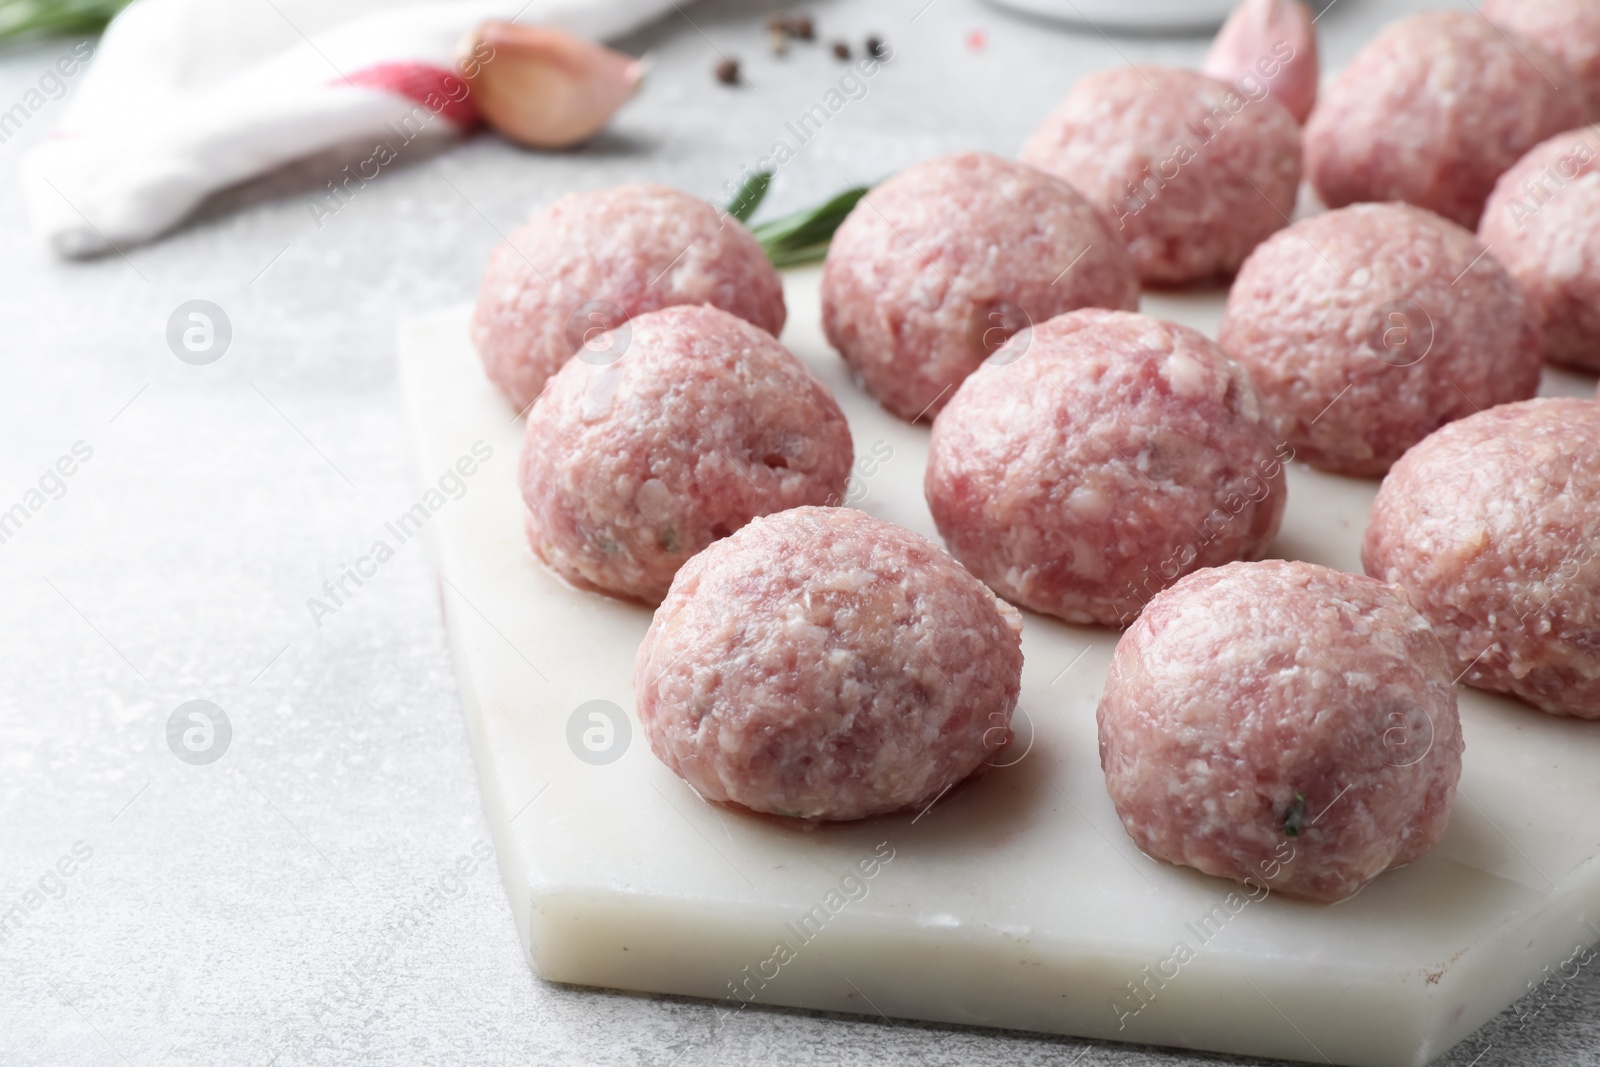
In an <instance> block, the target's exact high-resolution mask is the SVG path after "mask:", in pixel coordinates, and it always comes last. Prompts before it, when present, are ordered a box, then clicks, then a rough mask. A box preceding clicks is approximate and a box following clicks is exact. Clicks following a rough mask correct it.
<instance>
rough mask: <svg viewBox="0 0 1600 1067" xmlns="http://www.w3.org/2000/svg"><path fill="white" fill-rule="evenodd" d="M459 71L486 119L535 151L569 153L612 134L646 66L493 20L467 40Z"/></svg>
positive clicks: (568, 38) (566, 36) (554, 34)
mask: <svg viewBox="0 0 1600 1067" xmlns="http://www.w3.org/2000/svg"><path fill="white" fill-rule="evenodd" d="M457 66H458V67H460V69H461V74H462V76H463V77H464V78H466V80H467V84H468V85H470V86H471V88H472V99H473V100H474V101H475V102H476V103H477V105H478V111H479V113H481V114H482V115H483V117H484V120H485V121H487V122H488V123H489V125H491V126H493V127H494V128H495V129H496V130H497V131H499V132H500V133H501V134H503V135H505V136H506V137H509V138H510V139H511V140H513V141H517V142H518V143H520V144H525V145H528V146H530V147H532V148H567V147H570V146H571V145H575V144H578V143H579V142H581V141H586V140H588V139H589V138H590V137H593V136H594V135H595V134H597V133H599V132H600V131H601V130H602V129H604V128H605V125H606V123H607V122H609V121H611V116H612V115H614V114H616V111H617V109H618V108H619V107H621V106H622V105H623V104H624V103H626V102H627V100H628V98H629V97H630V96H632V95H633V94H634V91H635V90H636V89H638V87H639V82H640V79H642V78H643V77H644V64H643V63H642V62H641V61H640V60H637V59H634V58H633V57H632V56H628V55H624V54H622V53H621V52H614V51H612V50H611V49H609V48H603V47H601V46H600V45H597V44H594V43H593V42H591V41H586V40H584V39H583V38H581V37H574V36H573V35H572V34H570V33H563V32H561V31H560V30H552V29H546V28H544V27H540V26H524V25H521V24H520V23H516V22H505V21H501V20H491V21H488V22H485V23H483V24H482V25H480V26H479V27H478V28H477V29H476V30H474V31H473V32H472V33H471V34H469V35H468V36H467V38H466V39H465V40H464V41H462V43H461V47H460V49H459V50H458V53H457Z"/></svg>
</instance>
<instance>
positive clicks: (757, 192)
mask: <svg viewBox="0 0 1600 1067" xmlns="http://www.w3.org/2000/svg"><path fill="white" fill-rule="evenodd" d="M771 186H772V172H771V171H770V170H758V171H756V172H755V173H754V174H752V175H750V177H748V178H746V179H745V181H744V184H743V185H741V186H739V191H738V192H737V193H734V194H733V199H732V200H730V201H728V214H730V215H732V216H733V217H734V218H736V219H738V220H739V221H740V222H749V221H750V216H751V215H754V214H755V213H756V208H758V207H760V206H761V201H763V200H765V199H766V198H767V190H768V189H769V188H771Z"/></svg>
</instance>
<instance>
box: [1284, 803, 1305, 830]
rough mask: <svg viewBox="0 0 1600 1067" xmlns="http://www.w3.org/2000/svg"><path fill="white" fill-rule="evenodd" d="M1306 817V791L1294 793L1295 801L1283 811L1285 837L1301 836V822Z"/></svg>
mask: <svg viewBox="0 0 1600 1067" xmlns="http://www.w3.org/2000/svg"><path fill="white" fill-rule="evenodd" d="M1305 817H1306V798H1305V794H1304V793H1296V794H1295V795H1294V803H1293V804H1290V805H1289V808H1288V810H1287V811H1285V812H1284V813H1283V833H1284V836H1285V837H1299V836H1300V824H1301V822H1302V821H1303V820H1304V819H1305Z"/></svg>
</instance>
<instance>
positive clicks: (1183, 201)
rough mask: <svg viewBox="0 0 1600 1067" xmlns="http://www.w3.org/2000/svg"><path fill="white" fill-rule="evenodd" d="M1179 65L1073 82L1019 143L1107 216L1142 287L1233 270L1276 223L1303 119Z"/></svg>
mask: <svg viewBox="0 0 1600 1067" xmlns="http://www.w3.org/2000/svg"><path fill="white" fill-rule="evenodd" d="M1250 84H1251V85H1252V86H1254V87H1255V88H1256V89H1257V90H1258V92H1257V93H1255V94H1253V95H1251V96H1246V95H1244V93H1243V92H1241V90H1239V89H1238V88H1236V87H1235V86H1232V85H1228V84H1226V83H1224V82H1220V81H1216V80H1215V79H1212V78H1208V77H1206V76H1204V75H1202V74H1196V73H1194V72H1193V71H1187V70H1169V69H1165V68H1161V67H1124V68H1121V69H1118V70H1110V71H1101V72H1099V73H1096V74H1090V75H1087V76H1086V77H1084V78H1082V79H1081V80H1079V82H1078V83H1077V85H1075V86H1073V89H1072V91H1071V92H1070V93H1068V94H1067V97H1066V99H1065V100H1063V101H1062V102H1061V104H1060V106H1059V107H1057V108H1056V110H1055V111H1054V112H1053V113H1052V114H1051V115H1050V117H1049V118H1047V119H1046V120H1045V121H1044V124H1043V125H1042V126H1040V127H1039V129H1038V131H1037V132H1036V133H1035V134H1034V135H1033V137H1032V138H1031V139H1030V140H1029V141H1028V143H1027V145H1026V146H1025V147H1024V148H1023V150H1022V158H1023V161H1024V162H1027V163H1032V164H1033V165H1034V166H1036V167H1040V168H1042V169H1044V170H1047V171H1049V172H1050V173H1051V174H1054V175H1056V176H1057V177H1060V178H1062V179H1063V180H1065V181H1066V182H1068V183H1069V184H1071V185H1073V186H1075V187H1077V189H1078V190H1079V191H1080V192H1082V193H1083V195H1084V196H1086V197H1088V198H1089V200H1090V202H1091V203H1094V204H1096V205H1098V206H1099V207H1100V208H1101V209H1102V210H1103V211H1104V212H1105V213H1106V215H1107V217H1109V218H1110V219H1111V220H1112V225H1113V228H1114V229H1115V230H1116V231H1117V233H1118V236H1120V237H1121V239H1122V240H1123V241H1124V242H1126V244H1127V246H1128V250H1129V251H1130V252H1132V253H1133V260H1134V263H1135V264H1136V265H1137V266H1138V269H1139V274H1140V276H1141V277H1142V278H1143V279H1144V281H1145V282H1147V283H1149V284H1151V285H1187V284H1190V283H1193V282H1203V281H1212V280H1215V279H1219V278H1223V277H1226V276H1228V275H1231V274H1232V273H1233V272H1234V271H1235V270H1237V269H1238V266H1239V264H1240V263H1242V262H1244V257H1245V256H1247V255H1249V254H1250V250H1251V249H1252V248H1254V247H1255V246H1256V245H1258V244H1260V243H1261V242H1262V241H1263V240H1265V239H1266V238H1267V237H1268V236H1270V235H1271V234H1273V233H1275V232H1276V231H1277V230H1279V229H1280V228H1282V227H1283V226H1285V225H1286V224H1287V223H1288V221H1289V217H1290V216H1291V215H1293V214H1294V205H1295V197H1296V194H1297V193H1298V191H1299V188H1300V126H1299V125H1298V124H1297V123H1296V122H1295V119H1294V116H1293V115H1292V114H1290V113H1289V111H1288V109H1286V108H1285V107H1284V106H1283V105H1282V104H1281V103H1279V102H1278V101H1277V100H1276V99H1275V98H1273V97H1272V96H1270V95H1268V94H1267V91H1266V88H1265V84H1264V83H1262V82H1260V81H1259V80H1256V81H1252V82H1251V83H1250Z"/></svg>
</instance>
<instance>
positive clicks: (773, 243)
mask: <svg viewBox="0 0 1600 1067" xmlns="http://www.w3.org/2000/svg"><path fill="white" fill-rule="evenodd" d="M870 188H871V186H866V185H862V186H857V187H856V188H854V189H847V190H845V191H844V192H842V193H840V194H839V195H838V196H835V197H834V198H833V199H831V200H829V201H827V202H826V203H824V204H821V205H819V206H817V207H813V208H806V209H805V210H804V211H796V212H795V213H794V214H792V215H785V216H784V217H783V218H781V219H772V220H771V221H770V222H763V223H760V224H759V225H756V226H752V227H751V228H750V232H751V233H753V234H755V236H756V240H757V241H760V242H761V248H762V250H763V251H764V252H766V254H767V258H768V259H769V260H771V261H772V265H773V266H775V267H793V266H796V265H798V264H801V263H815V262H817V261H818V260H820V259H822V258H823V257H824V256H825V255H827V254H828V242H830V241H832V240H833V234H834V231H836V230H837V229H838V228H839V224H840V223H842V222H844V220H845V216H847V215H849V214H850V212H851V210H852V209H854V208H855V206H856V204H857V203H859V202H860V200H861V198H862V197H863V196H866V195H867V191H868V190H869V189H870Z"/></svg>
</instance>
